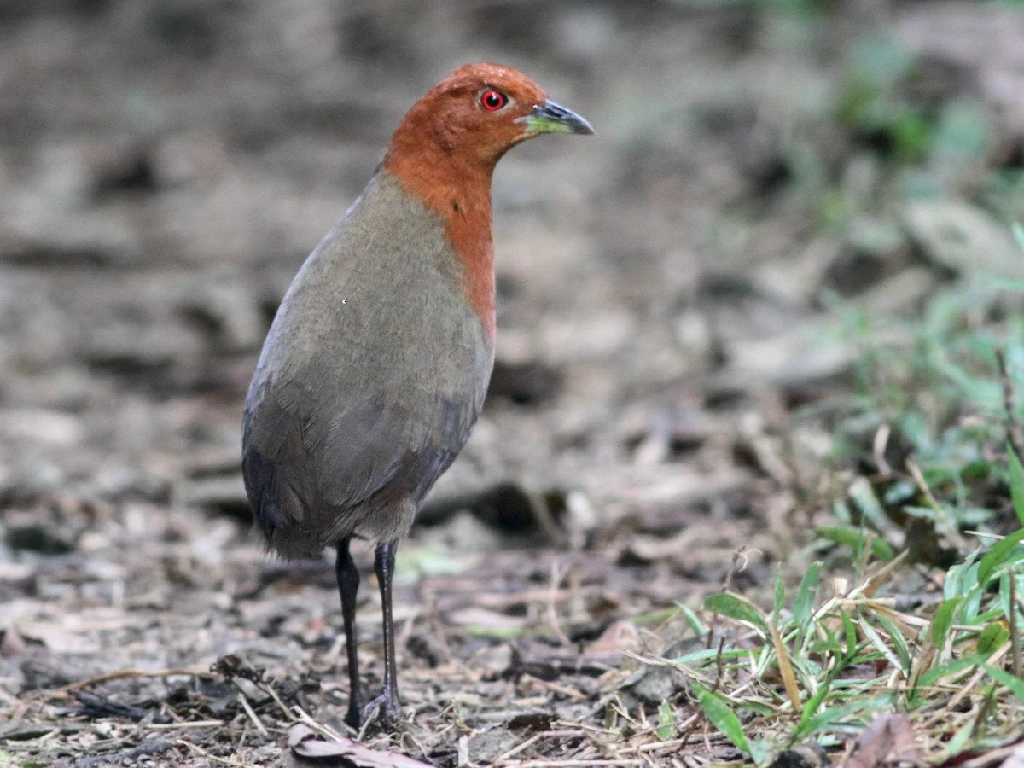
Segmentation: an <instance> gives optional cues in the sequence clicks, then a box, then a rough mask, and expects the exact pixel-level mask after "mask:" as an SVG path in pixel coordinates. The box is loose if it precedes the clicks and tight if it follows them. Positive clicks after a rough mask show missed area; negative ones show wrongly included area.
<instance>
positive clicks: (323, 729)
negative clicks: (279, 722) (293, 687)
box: [289, 707, 346, 741]
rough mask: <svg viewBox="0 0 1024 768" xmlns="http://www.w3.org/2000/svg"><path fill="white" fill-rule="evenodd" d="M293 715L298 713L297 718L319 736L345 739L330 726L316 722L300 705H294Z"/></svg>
mask: <svg viewBox="0 0 1024 768" xmlns="http://www.w3.org/2000/svg"><path fill="white" fill-rule="evenodd" d="M289 714H291V713H289ZM295 715H298V719H299V720H301V721H302V722H303V723H305V724H306V725H308V726H309V727H310V728H312V729H313V730H314V731H316V732H317V733H319V734H320V735H321V736H323V737H325V738H327V739H331V740H332V741H346V738H345V737H344V736H342V735H341V734H340V733H338V732H337V731H336V730H334V729H333V728H331V727H330V726H329V725H324V724H323V723H318V722H317V721H316V720H314V719H313V718H312V717H310V715H309V713H308V712H306V710H304V709H303V708H302V707H295ZM295 715H292V718H291V719H292V720H294V719H295Z"/></svg>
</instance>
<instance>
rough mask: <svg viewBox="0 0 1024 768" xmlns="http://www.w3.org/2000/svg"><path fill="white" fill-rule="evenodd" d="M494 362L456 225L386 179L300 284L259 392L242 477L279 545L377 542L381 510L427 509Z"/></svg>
mask: <svg viewBox="0 0 1024 768" xmlns="http://www.w3.org/2000/svg"><path fill="white" fill-rule="evenodd" d="M491 362H492V357H491V350H490V346H489V344H488V342H487V340H486V334H485V331H484V328H483V324H482V322H481V320H480V318H479V317H478V316H477V315H476V314H475V312H474V311H473V310H472V309H471V307H470V306H469V303H468V301H467V300H466V294H465V289H464V281H463V276H462V274H461V265H460V264H459V262H458V260H457V259H456V258H455V257H454V253H453V252H452V248H451V244H450V242H449V241H448V238H447V237H446V235H445V231H444V227H443V223H442V222H441V221H440V220H439V218H438V217H437V216H435V215H434V214H433V213H432V212H430V211H429V210H427V209H426V207H425V206H423V205H422V204H420V203H419V202H418V201H416V200H413V199H411V198H410V197H409V196H408V195H406V194H405V193H404V192H403V191H402V189H401V188H400V186H399V185H398V183H397V182H396V181H394V180H393V179H391V178H389V177H388V176H387V175H386V174H380V175H378V176H377V177H375V179H374V180H373V181H371V183H370V185H369V186H368V187H367V190H366V191H365V192H364V194H363V196H362V197H361V198H360V200H359V201H357V203H356V204H355V205H354V206H353V207H352V209H350V211H349V212H348V214H347V215H346V217H345V218H344V219H342V221H341V222H339V224H338V225H337V226H336V227H335V228H334V229H333V230H332V231H331V232H330V233H329V234H328V235H327V237H325V238H324V240H323V241H322V242H321V243H320V245H319V246H318V247H317V248H316V250H314V251H313V253H312V254H311V255H310V257H309V258H308V259H307V260H306V263H305V264H304V265H303V267H302V269H301V270H300V272H299V274H298V275H297V276H296V278H295V280H294V281H293V283H292V285H291V287H290V288H289V290H288V292H287V294H286V295H285V298H284V300H283V301H282V304H281V307H280V308H279V310H278V313H277V316H276V317H275V319H274V322H273V324H272V327H271V330H270V332H269V334H268V336H267V339H266V342H265V344H264V347H263V351H262V354H261V355H260V359H259V362H258V364H257V369H256V373H255V375H254V377H253V381H252V384H251V386H250V390H249V395H248V397H247V401H246V413H245V420H244V425H243V468H244V469H245V475H246V486H247V489H248V492H249V495H250V499H251V501H252V503H253V507H254V509H255V510H256V512H257V519H258V520H259V521H260V524H261V526H262V527H263V529H264V532H265V533H267V537H268V541H269V542H270V544H271V546H273V547H275V548H277V549H279V550H280V551H285V552H287V551H288V549H289V547H288V546H287V542H286V541H285V539H286V538H287V536H288V535H289V533H288V532H289V531H290V532H291V534H290V535H292V536H294V537H296V540H298V539H307V540H314V541H316V540H317V539H318V538H324V535H322V532H323V531H331V532H332V533H330V535H328V536H326V538H327V539H330V540H334V539H336V538H339V537H340V536H344V535H350V534H352V533H357V534H364V535H370V536H372V537H374V538H376V537H377V534H378V533H379V532H380V531H385V530H386V529H387V528H388V526H387V525H385V523H386V522H387V521H385V520H383V519H381V516H382V515H383V516H386V515H388V514H390V512H389V510H392V511H393V510H396V509H399V508H403V509H409V508H411V507H412V508H414V507H415V506H416V505H418V503H419V502H420V500H421V499H422V497H423V496H424V495H425V494H426V492H427V491H428V490H429V488H430V486H431V485H432V484H433V483H434V481H435V480H436V479H437V477H438V476H439V475H440V474H441V473H442V472H443V471H444V470H445V469H447V467H448V466H449V465H450V464H451V462H452V460H453V459H454V458H455V455H456V454H457V453H458V452H459V450H460V449H461V448H462V446H463V444H464V443H465V441H466V439H467V438H468V436H469V432H470V430H471V428H472V426H473V423H474V422H475V420H476V417H477V415H478V414H479V411H480V408H481V406H482V404H483V398H484V393H485V391H486V387H487V382H488V379H489V376H490V370H491ZM261 510H262V511H261ZM409 522H411V521H409ZM403 524H404V525H406V526H407V523H403ZM402 532H404V531H400V532H399V534H400V533H402ZM325 543H330V542H329V541H327V540H324V541H320V542H319V545H320V546H323V544H325ZM309 546H311V547H315V544H311V545H309Z"/></svg>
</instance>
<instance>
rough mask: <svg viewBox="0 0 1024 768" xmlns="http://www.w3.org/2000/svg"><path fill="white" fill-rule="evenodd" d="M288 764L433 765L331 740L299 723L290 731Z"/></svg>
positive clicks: (348, 767) (303, 767) (302, 767)
mask: <svg viewBox="0 0 1024 768" xmlns="http://www.w3.org/2000/svg"><path fill="white" fill-rule="evenodd" d="M286 765H288V766H289V767H290V768H307V767H311V766H325V767H326V768H424V767H425V766H429V765H430V764H429V763H423V762H420V761H419V760H414V759H413V758H411V757H408V756H407V755H403V754H401V753H400V752H382V751H380V750H377V749H370V748H369V747H367V746H364V745H362V744H360V743H359V742H358V741H353V740H352V739H342V740H340V741H339V740H335V739H332V740H330V741H328V740H326V739H324V738H323V737H322V736H321V735H320V734H318V733H317V732H316V731H314V730H313V729H312V728H310V727H309V726H308V725H304V724H302V723H297V724H295V725H293V726H292V727H291V728H289V729H288V755H287V760H286Z"/></svg>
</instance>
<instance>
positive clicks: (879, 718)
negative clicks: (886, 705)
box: [843, 713, 924, 768]
mask: <svg viewBox="0 0 1024 768" xmlns="http://www.w3.org/2000/svg"><path fill="white" fill-rule="evenodd" d="M887 765H900V766H912V765H924V761H923V760H922V759H921V750H920V749H919V748H918V746H917V735H916V734H915V733H914V726H912V725H911V724H910V719H909V718H908V717H907V716H906V715H905V714H903V713H900V714H885V715H876V716H875V719H874V720H872V721H871V725H869V726H868V727H867V728H865V729H864V732H863V733H862V734H861V735H860V738H859V739H857V746H856V747H855V748H854V750H853V754H851V755H850V757H849V758H847V760H846V761H845V762H844V763H843V768H879V767H880V766H887Z"/></svg>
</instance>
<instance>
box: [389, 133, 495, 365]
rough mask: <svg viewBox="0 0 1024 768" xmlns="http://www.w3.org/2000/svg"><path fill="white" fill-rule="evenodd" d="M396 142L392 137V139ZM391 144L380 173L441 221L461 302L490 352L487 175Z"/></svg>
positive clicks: (438, 154)
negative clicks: (476, 320)
mask: <svg viewBox="0 0 1024 768" xmlns="http://www.w3.org/2000/svg"><path fill="white" fill-rule="evenodd" d="M396 138H397V137H396ZM401 149H402V148H401V147H396V146H395V145H394V144H393V145H392V147H391V148H390V149H389V150H388V154H387V157H386V158H385V160H384V169H385V170H386V171H387V172H388V173H389V174H390V175H391V176H393V177H394V178H396V179H398V181H399V183H400V184H401V185H402V188H403V189H404V190H405V191H406V192H407V193H408V194H410V195H412V196H413V197H415V198H417V199H418V200H420V201H422V202H423V203H424V204H425V205H426V206H427V208H429V209H430V210H431V211H433V212H434V213H435V214H437V215H438V216H439V217H440V218H441V220H442V221H443V222H444V225H445V231H446V233H447V235H448V239H449V241H450V242H451V245H452V250H453V252H454V254H455V257H456V258H457V259H458V260H459V262H460V263H461V265H462V269H463V274H464V279H465V286H464V287H465V291H466V298H467V299H468V300H469V304H470V306H471V307H472V308H473V310H474V312H476V314H477V315H479V317H480V320H481V322H483V325H484V328H485V330H486V331H487V336H488V340H489V341H490V343H491V346H492V349H493V345H494V335H495V317H494V304H495V299H494V244H493V239H492V235H491V172H492V170H493V168H481V167H479V166H478V165H474V164H471V163H465V162H459V160H458V158H457V157H455V156H454V155H452V154H450V153H446V152H444V151H443V150H440V149H438V150H437V151H435V152H431V151H430V150H426V149H424V148H423V147H422V146H420V147H418V148H417V150H416V151H408V152H406V151H401Z"/></svg>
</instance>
